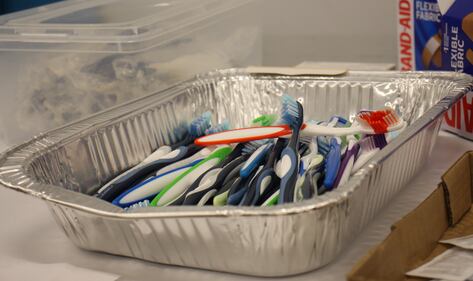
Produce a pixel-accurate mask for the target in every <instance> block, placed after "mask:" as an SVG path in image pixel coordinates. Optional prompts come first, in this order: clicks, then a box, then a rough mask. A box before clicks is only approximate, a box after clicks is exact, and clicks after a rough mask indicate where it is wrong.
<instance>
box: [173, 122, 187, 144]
mask: <svg viewBox="0 0 473 281" xmlns="http://www.w3.org/2000/svg"><path fill="white" fill-rule="evenodd" d="M188 133H189V130H188V129H187V124H185V123H181V124H180V125H179V126H177V127H176V128H175V129H174V135H175V136H176V138H177V139H178V140H182V139H184V138H185V137H186V136H187V134H188Z"/></svg>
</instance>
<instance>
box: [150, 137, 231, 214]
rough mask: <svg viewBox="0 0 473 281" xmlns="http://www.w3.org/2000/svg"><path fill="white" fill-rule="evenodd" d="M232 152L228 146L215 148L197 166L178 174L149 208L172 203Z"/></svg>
mask: <svg viewBox="0 0 473 281" xmlns="http://www.w3.org/2000/svg"><path fill="white" fill-rule="evenodd" d="M231 152H232V148H231V147H230V146H223V147H219V148H217V149H216V150H215V151H214V152H212V154H210V155H209V156H207V158H205V159H204V160H202V161H201V162H200V163H198V164H197V165H195V166H193V167H192V168H191V169H189V170H187V171H186V172H184V173H182V174H180V175H179V176H178V177H176V178H175V179H174V180H173V181H172V182H171V183H169V184H168V185H167V186H166V187H165V188H164V189H163V190H161V191H160V192H159V193H158V195H156V197H154V199H153V200H152V201H151V203H150V205H151V206H166V205H169V204H171V203H172V201H174V200H175V199H178V198H179V196H180V195H181V194H182V193H183V192H185V191H186V189H187V188H188V187H189V186H190V185H191V184H192V183H193V182H194V181H195V180H196V179H197V178H198V177H199V176H200V175H202V174H203V173H205V172H206V171H207V170H209V169H211V168H212V167H214V166H216V165H218V164H219V163H220V162H222V161H223V160H224V159H225V157H227V156H228V155H229V154H230V153H231Z"/></svg>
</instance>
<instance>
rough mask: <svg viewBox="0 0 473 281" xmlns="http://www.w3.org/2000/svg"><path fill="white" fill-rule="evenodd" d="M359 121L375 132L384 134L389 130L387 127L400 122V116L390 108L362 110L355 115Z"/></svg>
mask: <svg viewBox="0 0 473 281" xmlns="http://www.w3.org/2000/svg"><path fill="white" fill-rule="evenodd" d="M357 120H358V122H359V123H361V124H362V125H365V126H370V127H371V128H372V129H373V130H374V132H375V133H377V134H384V133H387V132H388V131H389V127H392V126H395V125H397V124H399V122H401V118H400V117H399V116H398V115H397V114H396V112H395V111H394V110H392V109H390V108H387V109H384V110H377V111H363V112H360V114H358V116H357Z"/></svg>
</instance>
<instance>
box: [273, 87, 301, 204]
mask: <svg viewBox="0 0 473 281" xmlns="http://www.w3.org/2000/svg"><path fill="white" fill-rule="evenodd" d="M281 113H282V118H283V119H284V120H285V121H286V122H287V123H288V124H290V126H291V129H292V135H291V138H290V140H289V143H288V144H287V146H286V147H285V148H284V149H283V151H282V152H281V170H282V175H281V185H280V193H279V194H280V195H279V201H278V203H279V204H283V203H288V202H292V201H293V200H294V188H295V185H296V181H297V175H298V172H299V154H298V153H297V147H298V144H299V131H300V128H301V126H302V122H303V118H304V110H303V108H302V105H301V104H300V103H299V102H297V101H296V100H294V99H292V98H290V97H289V96H284V97H283V109H282V112H281Z"/></svg>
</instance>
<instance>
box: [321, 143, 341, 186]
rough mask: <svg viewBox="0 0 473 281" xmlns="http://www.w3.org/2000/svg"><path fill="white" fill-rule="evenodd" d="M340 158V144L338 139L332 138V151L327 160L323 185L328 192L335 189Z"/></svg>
mask: <svg viewBox="0 0 473 281" xmlns="http://www.w3.org/2000/svg"><path fill="white" fill-rule="evenodd" d="M340 157H341V151H340V144H339V143H338V141H337V139H335V138H332V139H331V140H330V151H329V152H328V154H327V157H326V159H325V179H324V183H323V184H324V187H325V188H326V189H327V190H332V189H333V188H334V185H335V180H336V177H337V173H338V170H339V168H340Z"/></svg>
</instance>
